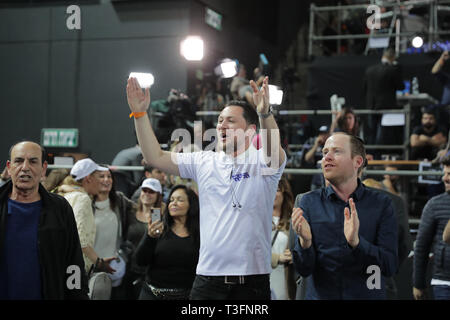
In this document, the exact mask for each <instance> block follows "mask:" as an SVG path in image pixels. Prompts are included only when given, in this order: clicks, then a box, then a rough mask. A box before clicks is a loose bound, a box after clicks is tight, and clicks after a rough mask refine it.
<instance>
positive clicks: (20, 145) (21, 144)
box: [9, 141, 46, 164]
mask: <svg viewBox="0 0 450 320" xmlns="http://www.w3.org/2000/svg"><path fill="white" fill-rule="evenodd" d="M16 147H18V148H23V147H27V148H39V150H40V151H39V152H40V154H41V157H40V162H41V163H42V164H44V162H45V160H46V152H45V149H44V147H42V146H41V145H40V144H37V143H36V142H33V141H21V142H18V143H16V144H14V145H12V146H11V148H9V159H10V160H11V157H12V154H13V151H14V149H15V148H16Z"/></svg>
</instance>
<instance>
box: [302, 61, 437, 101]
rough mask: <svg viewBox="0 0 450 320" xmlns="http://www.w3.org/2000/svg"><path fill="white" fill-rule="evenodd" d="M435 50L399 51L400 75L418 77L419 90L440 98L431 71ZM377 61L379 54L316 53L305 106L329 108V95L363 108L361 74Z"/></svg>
mask: <svg viewBox="0 0 450 320" xmlns="http://www.w3.org/2000/svg"><path fill="white" fill-rule="evenodd" d="M438 58H439V53H433V54H431V53H430V54H414V55H402V56H400V58H399V59H398V62H399V64H400V65H401V66H402V70H403V79H404V80H411V79H412V78H413V77H414V76H416V77H418V80H419V90H420V92H425V93H428V94H430V95H431V96H433V97H434V98H436V99H437V100H440V97H441V94H442V86H441V85H440V83H439V81H438V80H437V78H436V77H434V76H433V75H432V74H431V68H432V67H433V64H434V63H435V62H436V60H437V59H438ZM380 62H381V56H335V57H318V58H316V59H315V60H314V62H313V63H312V64H311V66H310V67H309V69H308V82H309V88H308V101H309V105H308V106H309V107H313V108H315V109H329V105H330V97H331V96H332V95H333V94H335V93H336V94H338V96H340V97H345V99H346V104H347V105H349V106H352V107H354V108H357V109H365V93H364V85H363V84H364V74H365V70H366V68H367V67H369V66H371V65H374V64H378V63H380Z"/></svg>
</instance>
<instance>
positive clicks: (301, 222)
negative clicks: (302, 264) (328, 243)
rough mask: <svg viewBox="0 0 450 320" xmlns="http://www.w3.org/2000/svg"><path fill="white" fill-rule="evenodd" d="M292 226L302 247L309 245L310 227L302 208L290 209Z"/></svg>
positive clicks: (310, 237)
mask: <svg viewBox="0 0 450 320" xmlns="http://www.w3.org/2000/svg"><path fill="white" fill-rule="evenodd" d="M292 228H293V229H294V231H295V233H297V235H298V236H299V238H300V245H301V246H302V248H303V249H307V248H309V247H310V246H311V240H312V235H311V228H310V227H309V223H308V221H307V220H306V219H305V217H303V210H302V209H301V208H294V210H292Z"/></svg>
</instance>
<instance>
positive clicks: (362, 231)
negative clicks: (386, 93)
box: [293, 180, 398, 299]
mask: <svg viewBox="0 0 450 320" xmlns="http://www.w3.org/2000/svg"><path fill="white" fill-rule="evenodd" d="M350 197H351V198H353V200H354V202H355V206H356V211H357V213H358V218H359V223H360V226H359V244H358V246H357V247H356V248H351V247H350V246H349V245H348V242H347V239H346V238H345V235H344V219H345V216H344V209H345V207H349V204H348V203H346V202H344V201H343V200H342V199H340V198H339V196H338V195H337V194H336V192H335V191H334V189H333V188H332V187H331V186H329V187H327V188H322V189H319V190H315V191H311V192H309V193H307V194H305V195H304V196H303V197H302V199H301V201H300V208H302V210H303V212H304V213H303V216H304V217H305V219H306V220H307V221H308V223H309V225H310V228H311V233H312V245H311V247H309V248H308V249H302V247H301V246H300V243H299V239H298V236H297V239H296V245H295V249H294V252H293V259H294V265H295V268H296V269H297V271H298V272H299V273H300V274H301V275H302V276H303V277H308V276H311V277H309V279H308V281H307V289H306V290H307V291H306V299H384V298H385V296H386V294H385V280H384V277H390V276H392V275H394V274H395V272H396V271H397V268H398V258H397V221H396V217H395V214H394V211H393V207H392V205H391V200H390V199H389V198H388V197H387V196H386V195H384V194H382V193H380V192H377V191H375V190H369V189H367V188H365V187H364V185H363V184H362V183H361V181H359V180H358V187H357V188H356V190H355V191H354V192H353V194H352V195H351V196H350ZM349 209H350V208H349ZM370 266H376V267H378V268H379V269H378V270H380V271H381V272H380V273H381V274H380V275H379V276H378V279H379V280H380V281H378V283H379V284H380V285H379V286H378V285H377V279H376V277H377V274H376V272H374V271H373V269H372V268H373V267H371V268H369V267H370ZM376 267H375V268H376ZM373 286H375V287H379V289H377V288H373ZM370 288H373V289H370Z"/></svg>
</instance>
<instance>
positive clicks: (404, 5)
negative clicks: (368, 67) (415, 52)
mask: <svg viewBox="0 0 450 320" xmlns="http://www.w3.org/2000/svg"><path fill="white" fill-rule="evenodd" d="M445 4H447V6H446V5H445ZM373 5H376V6H379V7H383V8H386V9H390V10H391V11H388V12H384V13H382V14H380V16H379V17H380V19H388V18H391V22H390V24H389V27H388V28H387V30H385V32H380V33H377V32H375V31H374V29H373V28H372V29H371V31H370V33H369V34H365V33H362V34H341V27H340V26H341V24H342V22H343V13H344V12H348V11H351V10H361V11H364V13H368V11H367V9H368V8H369V6H373ZM448 5H450V0H415V1H403V2H400V1H397V2H387V1H374V0H371V1H370V3H368V4H357V5H340V4H339V5H337V6H322V7H320V6H317V5H315V4H314V3H311V7H310V20H309V40H308V57H310V58H311V57H312V56H313V48H314V45H315V44H316V43H319V42H320V43H321V42H322V41H324V40H336V42H337V48H338V53H339V52H340V48H341V41H342V40H354V39H367V45H366V49H365V54H366V55H367V54H368V51H369V41H370V39H377V38H388V39H391V38H393V37H395V48H396V53H397V54H399V53H401V52H403V50H401V48H400V42H401V41H402V40H401V39H407V41H409V40H411V38H412V37H413V36H415V35H418V34H420V35H421V36H426V37H427V42H428V44H429V45H430V47H431V45H432V44H433V43H434V42H435V41H437V40H438V39H439V37H440V36H442V35H450V30H440V29H439V25H438V14H439V12H450V6H448ZM416 7H428V15H427V16H428V23H427V25H428V27H427V29H428V30H426V31H425V32H418V31H400V26H401V21H402V19H403V18H404V15H405V12H408V11H409V10H410V9H411V8H416ZM325 12H336V13H337V23H338V26H339V27H338V28H337V30H336V31H337V35H326V36H323V35H317V33H318V30H317V29H318V28H316V21H319V20H320V19H321V20H322V21H325V20H326V19H325V18H324V13H325ZM369 12H370V11H369ZM364 24H365V25H366V23H364Z"/></svg>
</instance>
